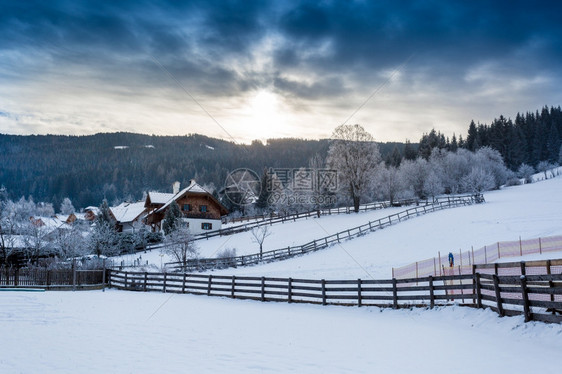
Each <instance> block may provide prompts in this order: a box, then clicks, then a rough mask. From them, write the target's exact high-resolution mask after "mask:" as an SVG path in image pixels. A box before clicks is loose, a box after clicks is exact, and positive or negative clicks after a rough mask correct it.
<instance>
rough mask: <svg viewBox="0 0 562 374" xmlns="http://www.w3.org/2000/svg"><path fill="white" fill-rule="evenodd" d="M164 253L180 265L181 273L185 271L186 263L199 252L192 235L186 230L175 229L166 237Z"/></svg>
mask: <svg viewBox="0 0 562 374" xmlns="http://www.w3.org/2000/svg"><path fill="white" fill-rule="evenodd" d="M164 244H165V247H164V248H165V249H164V252H165V253H166V254H168V255H170V256H172V257H173V258H174V259H175V260H176V261H177V262H179V263H180V264H181V268H182V270H183V271H185V270H186V269H187V261H188V260H190V259H193V258H197V256H198V255H199V251H198V248H197V245H196V244H195V241H194V240H193V235H192V234H191V232H190V231H189V230H187V229H177V230H174V231H172V232H170V233H169V234H168V235H166V239H164Z"/></svg>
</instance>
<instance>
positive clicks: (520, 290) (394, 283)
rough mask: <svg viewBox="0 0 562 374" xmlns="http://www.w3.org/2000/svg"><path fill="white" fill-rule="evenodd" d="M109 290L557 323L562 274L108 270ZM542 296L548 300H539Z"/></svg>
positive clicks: (561, 318)
mask: <svg viewBox="0 0 562 374" xmlns="http://www.w3.org/2000/svg"><path fill="white" fill-rule="evenodd" d="M108 272H109V275H108V279H109V286H110V287H114V288H117V289H121V290H129V291H144V292H147V291H156V292H170V293H189V294H197V295H207V296H222V297H228V298H233V299H250V300H258V301H278V302H288V303H310V304H321V305H346V306H359V307H360V306H378V307H392V308H401V307H411V306H429V307H430V308H433V307H434V306H436V305H447V304H448V303H449V302H450V301H453V300H457V301H461V302H462V304H464V305H467V306H473V307H479V308H491V309H493V310H495V311H496V312H498V314H499V315H500V316H510V315H517V314H523V315H524V316H525V321H531V320H537V321H544V322H555V323H560V322H562V315H558V314H556V313H559V314H560V313H562V296H561V295H562V275H560V274H558V275H529V276H521V277H514V276H497V275H495V274H494V275H489V274H480V273H476V274H473V275H472V274H471V275H452V276H441V277H432V276H429V277H423V278H412V279H400V280H397V279H388V280H369V279H353V280H326V279H321V280H313V279H297V278H271V277H243V276H223V275H212V274H208V275H202V274H187V273H148V272H125V271H118V270H109V271H108ZM544 295H546V296H548V297H551V296H552V297H553V299H552V300H542V299H544Z"/></svg>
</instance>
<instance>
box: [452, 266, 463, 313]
mask: <svg viewBox="0 0 562 374" xmlns="http://www.w3.org/2000/svg"><path fill="white" fill-rule="evenodd" d="M453 273H454V272H453ZM461 275H462V274H461V267H460V265H459V276H461ZM459 284H460V286H461V300H462V302H463V304H464V288H463V287H462V278H459Z"/></svg>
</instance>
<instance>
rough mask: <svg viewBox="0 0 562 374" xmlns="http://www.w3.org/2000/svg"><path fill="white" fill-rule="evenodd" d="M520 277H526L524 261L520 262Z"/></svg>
mask: <svg viewBox="0 0 562 374" xmlns="http://www.w3.org/2000/svg"><path fill="white" fill-rule="evenodd" d="M520 265H521V275H526V274H525V273H526V272H525V261H521V263H520Z"/></svg>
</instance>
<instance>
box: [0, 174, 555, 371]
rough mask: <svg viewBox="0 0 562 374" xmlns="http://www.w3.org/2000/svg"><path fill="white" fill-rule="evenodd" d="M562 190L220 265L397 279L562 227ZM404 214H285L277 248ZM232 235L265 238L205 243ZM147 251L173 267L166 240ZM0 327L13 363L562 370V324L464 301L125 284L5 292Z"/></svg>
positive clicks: (2, 357) (111, 367)
mask: <svg viewBox="0 0 562 374" xmlns="http://www.w3.org/2000/svg"><path fill="white" fill-rule="evenodd" d="M560 191H562V178H555V179H551V180H547V181H542V182H539V183H535V184H531V185H525V186H518V187H510V188H506V189H504V190H501V191H494V192H490V193H486V194H485V198H486V201H487V202H486V204H481V205H474V206H469V207H461V208H454V209H448V210H444V211H441V212H437V213H431V214H428V215H425V216H420V217H417V218H413V219H411V220H408V221H405V222H402V223H399V224H397V225H395V226H391V227H388V228H385V229H384V230H381V231H377V232H374V233H371V234H369V235H366V236H363V237H361V238H358V239H354V240H351V241H346V242H343V243H342V244H341V245H336V246H334V247H331V248H329V249H326V250H322V251H319V252H316V253H313V254H309V255H305V256H301V257H298V258H294V259H290V260H286V261H280V262H276V263H271V264H265V265H261V266H253V267H247V268H239V269H225V270H222V271H220V272H217V273H224V274H237V275H241V274H250V275H265V276H272V275H279V276H292V277H299V278H320V277H322V278H339V279H342V278H350V279H353V278H369V277H373V278H389V277H390V275H391V268H392V267H397V266H401V265H405V264H408V263H411V262H413V261H416V260H421V259H424V258H427V257H433V256H435V255H436V254H437V251H441V253H446V252H448V251H451V250H455V251H458V249H459V248H462V249H463V250H467V249H470V247H471V246H474V247H475V249H476V248H479V247H481V246H483V245H486V244H491V243H494V242H496V241H504V240H517V239H518V238H519V236H521V237H522V238H523V239H529V238H536V237H539V236H550V235H560V234H562V213H561V212H562V194H561V193H560ZM398 210H403V208H402V209H398ZM394 212H396V210H394V209H393V210H392V211H390V210H383V211H375V212H368V213H361V214H357V215H340V216H332V217H323V218H320V219H309V220H305V221H297V222H296V223H285V224H280V225H275V226H273V230H274V233H275V234H274V235H272V237H270V238H268V239H269V242H268V247H267V248H268V249H269V248H276V247H279V246H284V245H288V244H301V243H302V242H304V241H307V240H310V239H313V238H316V237H321V236H324V235H326V234H327V233H326V231H327V232H328V233H332V232H334V231H339V230H343V229H346V228H349V227H353V226H356V225H358V224H361V223H365V222H367V221H369V220H373V219H375V218H377V217H382V216H387V215H389V214H392V213H394ZM224 241H228V242H227V243H226V244H224V245H223V242H224ZM221 246H222V247H225V246H227V247H232V246H235V247H237V248H246V246H253V247H252V248H254V250H252V252H253V251H255V246H256V245H255V244H254V243H251V240H250V239H249V236H248V235H247V234H241V235H236V236H232V237H226V238H217V239H215V240H209V241H203V242H200V248H201V252H202V253H203V254H210V253H213V252H216V251H217V249H219V248H221ZM143 256H145V258H150V259H151V261H152V262H153V263H155V264H157V265H159V264H160V260H161V257H160V256H159V251H153V252H152V253H150V254H143ZM537 257H538V256H536V255H533V258H537ZM551 257H558V258H562V254H560V255H557V254H551ZM504 260H512V261H517V260H519V259H518V258H511V259H504ZM0 329H1V330H0V331H2V339H0V373H100V372H101V373H155V372H165V373H186V372H193V373H263V372H283V373H284V372H298V373H374V372H381V373H386V372H392V373H412V372H416V373H421V374H424V373H451V372H453V373H475V372H477V373H510V374H513V373H528V372H541V373H554V372H558V371H559V370H560V367H562V355H561V354H560V350H561V349H562V325H559V324H558V325H547V324H543V323H537V322H531V323H524V322H523V317H509V318H507V317H506V318H499V317H498V316H497V314H495V313H493V312H491V311H485V310H475V309H469V308H462V307H459V306H451V307H447V308H437V309H435V310H429V309H413V310H398V311H395V310H390V309H385V310H381V309H378V308H371V307H369V308H365V307H363V308H357V307H353V308H352V307H337V306H326V307H323V306H316V305H303V304H290V305H289V304H285V303H260V302H256V301H241V300H231V299H224V298H216V297H212V298H210V297H206V296H193V295H175V294H161V293H135V292H126V291H116V290H108V291H106V292H101V291H83V292H69V291H67V292H55V291H51V292H44V293H37V292H34V293H25V292H6V291H0Z"/></svg>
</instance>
